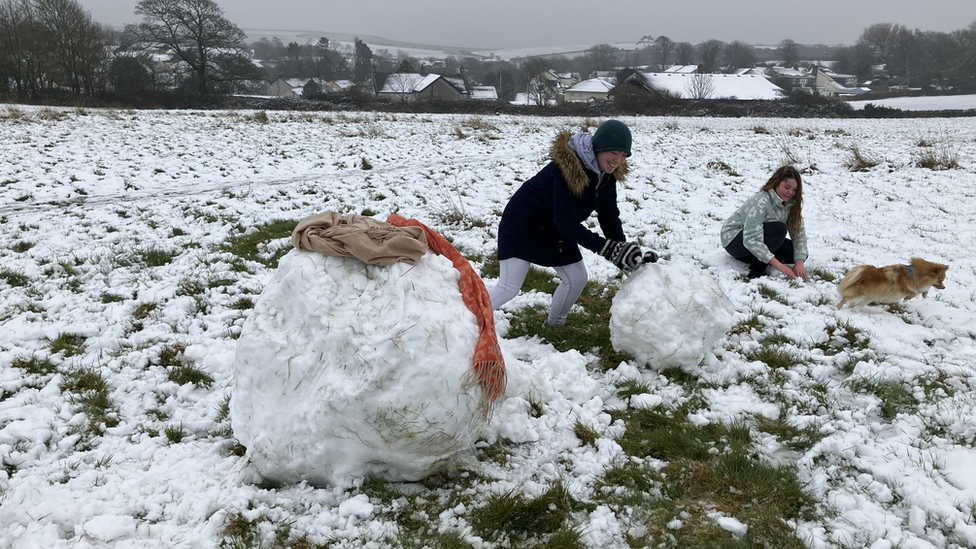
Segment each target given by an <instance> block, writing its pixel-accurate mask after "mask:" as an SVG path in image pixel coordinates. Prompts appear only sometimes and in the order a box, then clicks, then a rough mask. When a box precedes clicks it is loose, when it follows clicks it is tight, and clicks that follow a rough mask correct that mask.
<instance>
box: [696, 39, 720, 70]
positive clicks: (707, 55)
mask: <svg viewBox="0 0 976 549" xmlns="http://www.w3.org/2000/svg"><path fill="white" fill-rule="evenodd" d="M722 46H723V44H722V42H720V41H718V40H716V39H714V38H712V39H710V40H706V41H704V42H702V43H701V44H698V46H697V49H698V55H699V56H700V57H701V67H700V70H701V72H715V71H716V70H717V69H718V67H719V59H720V56H721V55H722Z"/></svg>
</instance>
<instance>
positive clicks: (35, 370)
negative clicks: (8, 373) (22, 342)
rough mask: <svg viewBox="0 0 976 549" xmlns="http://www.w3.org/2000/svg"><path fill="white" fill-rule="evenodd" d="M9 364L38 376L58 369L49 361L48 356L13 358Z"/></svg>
mask: <svg viewBox="0 0 976 549" xmlns="http://www.w3.org/2000/svg"><path fill="white" fill-rule="evenodd" d="M10 365H11V366H13V367H14V368H20V369H21V370H24V371H25V372H27V373H28V374H35V375H39V376H45V375H48V374H53V373H54V372H57V371H58V367H57V366H55V365H54V363H53V362H51V359H50V358H37V357H36V356H31V357H30V358H24V357H18V358H15V359H13V361H11V363H10Z"/></svg>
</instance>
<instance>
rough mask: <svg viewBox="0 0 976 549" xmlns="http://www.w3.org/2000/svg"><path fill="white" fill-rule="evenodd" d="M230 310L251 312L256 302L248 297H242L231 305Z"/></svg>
mask: <svg viewBox="0 0 976 549" xmlns="http://www.w3.org/2000/svg"><path fill="white" fill-rule="evenodd" d="M230 308H231V309H234V310H236V311H249V310H251V309H253V308H254V300H253V299H251V298H250V297H248V296H246V295H245V296H241V297H238V298H237V299H235V300H234V301H233V302H232V303H231V304H230Z"/></svg>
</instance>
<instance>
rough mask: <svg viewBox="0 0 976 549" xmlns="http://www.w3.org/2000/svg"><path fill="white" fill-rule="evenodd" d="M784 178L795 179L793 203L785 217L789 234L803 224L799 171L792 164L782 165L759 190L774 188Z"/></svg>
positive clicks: (801, 187) (801, 183)
mask: <svg viewBox="0 0 976 549" xmlns="http://www.w3.org/2000/svg"><path fill="white" fill-rule="evenodd" d="M784 179H792V180H794V181H796V196H794V197H793V202H794V204H793V207H792V208H790V214H789V216H787V218H786V228H788V229H789V230H790V234H791V235H794V234H796V233H797V231H799V230H800V226H801V225H803V181H802V180H801V178H800V172H799V171H797V169H796V168H794V167H793V166H783V167H782V168H780V169H778V170H776V171H775V172H773V175H772V177H770V178H769V181H767V182H766V184H765V185H763V186H762V188H761V189H759V190H760V191H763V192H765V191H768V190H769V189H775V188H776V187H778V186H779V184H780V183H782V182H783V180H784Z"/></svg>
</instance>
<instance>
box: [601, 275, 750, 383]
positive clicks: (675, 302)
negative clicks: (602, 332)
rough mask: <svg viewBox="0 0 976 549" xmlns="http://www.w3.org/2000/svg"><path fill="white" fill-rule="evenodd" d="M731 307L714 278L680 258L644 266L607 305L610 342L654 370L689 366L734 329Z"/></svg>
mask: <svg viewBox="0 0 976 549" xmlns="http://www.w3.org/2000/svg"><path fill="white" fill-rule="evenodd" d="M734 311H735V308H734V307H733V306H732V302H731V301H729V298H728V297H726V296H725V294H724V293H723V292H722V289H721V288H719V286H718V283H716V282H715V279H714V278H712V277H711V276H709V275H708V274H707V273H703V272H701V270H700V269H698V268H696V267H695V266H694V265H692V264H689V263H683V262H668V263H665V262H662V263H653V264H648V265H645V266H643V267H641V268H640V269H638V270H637V271H636V272H635V273H634V274H632V275H631V276H629V277H628V278H627V280H626V281H625V282H624V284H623V286H622V287H621V288H620V291H618V292H617V295H616V296H614V298H613V304H612V305H611V306H610V343H611V344H612V345H613V348H614V349H615V350H617V351H620V352H625V353H629V354H631V355H633V356H634V358H636V359H637V360H639V361H640V362H642V363H645V364H647V365H648V366H650V367H651V368H654V369H656V370H664V369H667V368H673V367H683V368H685V369H686V370H689V371H691V370H693V369H694V368H695V367H697V366H698V364H699V363H700V362H701V361H702V359H704V358H705V355H706V353H709V352H711V350H712V346H713V345H714V344H715V342H716V341H717V340H718V339H719V338H720V337H722V336H723V335H725V334H726V333H727V332H728V331H729V329H730V328H731V327H732V321H733V313H734Z"/></svg>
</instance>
